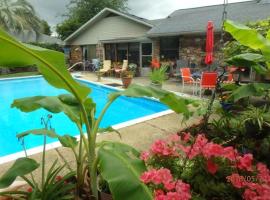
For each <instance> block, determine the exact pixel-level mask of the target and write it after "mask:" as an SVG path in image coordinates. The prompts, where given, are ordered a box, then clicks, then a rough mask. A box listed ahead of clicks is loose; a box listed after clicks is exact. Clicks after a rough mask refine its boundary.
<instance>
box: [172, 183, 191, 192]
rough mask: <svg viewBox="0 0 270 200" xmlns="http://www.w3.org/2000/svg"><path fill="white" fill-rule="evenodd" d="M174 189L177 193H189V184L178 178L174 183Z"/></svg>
mask: <svg viewBox="0 0 270 200" xmlns="http://www.w3.org/2000/svg"><path fill="white" fill-rule="evenodd" d="M175 190H176V192H178V193H190V185H189V184H187V183H184V182H183V181H182V180H178V181H177V182H176V185H175Z"/></svg>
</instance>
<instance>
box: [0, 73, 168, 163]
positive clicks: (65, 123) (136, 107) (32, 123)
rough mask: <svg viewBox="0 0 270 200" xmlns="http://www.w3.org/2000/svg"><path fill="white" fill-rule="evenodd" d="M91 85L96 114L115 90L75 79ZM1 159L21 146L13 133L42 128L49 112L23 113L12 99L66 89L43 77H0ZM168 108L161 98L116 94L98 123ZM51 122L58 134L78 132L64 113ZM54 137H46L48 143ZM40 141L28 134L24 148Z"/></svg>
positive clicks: (117, 122)
mask: <svg viewBox="0 0 270 200" xmlns="http://www.w3.org/2000/svg"><path fill="white" fill-rule="evenodd" d="M78 81H80V82H82V83H83V84H86V85H87V86H88V87H90V88H91V89H92V92H91V94H90V96H91V97H92V98H93V99H94V101H95V102H96V104H97V116H98V115H99V113H100V111H101V110H102V108H103V107H104V105H105V103H106V102H107V96H108V94H110V93H111V92H114V91H116V90H115V89H114V88H110V87H104V86H102V85H98V84H94V83H91V82H89V81H84V80H78ZM0 92H1V93H0V102H1V104H0V135H1V137H0V163H1V162H2V161H1V158H2V160H3V158H4V157H6V156H9V155H11V154H16V153H18V152H21V151H22V150H23V148H22V145H21V144H20V142H19V141H18V140H17V138H16V134H18V133H21V132H24V131H26V130H31V129H37V128H43V127H42V125H41V117H43V116H46V115H47V114H49V112H48V111H46V110H43V109H42V110H37V111H35V112H31V113H23V112H21V111H19V110H18V109H15V108H12V109H11V108H10V105H11V104H12V102H13V100H15V99H17V98H23V97H31V96H38V95H43V96H55V95H59V94H65V93H67V92H66V91H65V90H59V89H55V88H53V87H52V86H50V85H49V84H48V83H47V82H46V81H45V80H44V79H43V78H42V77H31V78H15V79H5V80H0ZM166 111H168V108H167V107H166V106H165V105H163V104H161V103H160V102H157V101H153V100H150V99H146V98H128V97H119V98H118V99H117V100H116V101H115V102H114V103H113V104H112V105H111V107H110V108H109V109H108V111H107V113H106V114H105V116H104V118H103V120H102V122H101V127H103V128H104V127H108V126H112V125H116V124H121V123H124V122H127V121H130V120H133V121H134V120H135V121H136V119H138V118H142V117H146V116H149V115H150V116H152V115H155V114H159V113H162V112H166ZM51 125H52V127H53V128H54V129H55V130H56V132H57V133H58V134H60V135H64V134H70V135H73V136H76V135H78V131H77V128H76V126H75V125H74V124H73V123H72V122H71V121H70V120H69V119H68V118H67V117H66V116H65V115H64V114H63V113H60V114H53V118H52V119H51ZM55 141H56V140H54V139H51V138H49V139H48V143H53V142H55ZM40 145H42V138H41V136H32V135H30V136H27V137H26V138H25V146H26V148H27V149H32V148H36V147H38V146H40Z"/></svg>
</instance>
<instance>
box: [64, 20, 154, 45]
mask: <svg viewBox="0 0 270 200" xmlns="http://www.w3.org/2000/svg"><path fill="white" fill-rule="evenodd" d="M149 30H150V27H147V26H145V25H143V24H139V23H136V22H134V21H132V20H130V19H127V18H124V17H122V16H112V17H106V18H103V19H102V20H100V21H98V22H96V23H95V24H94V25H92V26H90V27H89V28H88V29H86V30H84V31H82V33H81V34H80V35H78V36H77V37H76V38H75V39H74V40H71V41H68V42H67V44H68V45H88V44H98V42H99V41H100V40H110V39H115V38H120V37H141V36H145V34H146V32H147V31H149Z"/></svg>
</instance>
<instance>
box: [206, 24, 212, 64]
mask: <svg viewBox="0 0 270 200" xmlns="http://www.w3.org/2000/svg"><path fill="white" fill-rule="evenodd" d="M213 49H214V24H213V22H212V21H208V23H207V29H206V48H205V51H206V55H205V61H204V62H205V64H207V65H211V64H212V63H213V60H214V58H213Z"/></svg>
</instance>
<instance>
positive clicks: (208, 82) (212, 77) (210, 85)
mask: <svg viewBox="0 0 270 200" xmlns="http://www.w3.org/2000/svg"><path fill="white" fill-rule="evenodd" d="M217 78H218V73H217V72H203V73H202V76H201V79H199V80H198V81H197V83H199V84H200V85H199V89H200V91H199V92H200V97H202V90H203V89H210V90H213V89H215V88H216V84H217Z"/></svg>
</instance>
